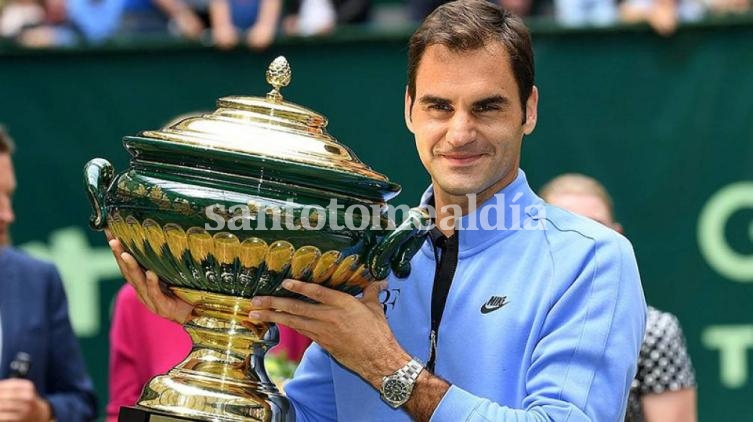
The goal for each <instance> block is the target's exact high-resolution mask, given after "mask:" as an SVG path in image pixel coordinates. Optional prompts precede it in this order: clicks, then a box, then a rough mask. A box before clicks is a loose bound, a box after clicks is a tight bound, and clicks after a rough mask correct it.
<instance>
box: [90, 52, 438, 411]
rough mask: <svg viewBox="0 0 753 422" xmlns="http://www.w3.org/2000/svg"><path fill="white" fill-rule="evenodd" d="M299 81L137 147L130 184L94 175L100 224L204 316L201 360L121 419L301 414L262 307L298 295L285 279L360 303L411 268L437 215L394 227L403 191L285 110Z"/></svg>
mask: <svg viewBox="0 0 753 422" xmlns="http://www.w3.org/2000/svg"><path fill="white" fill-rule="evenodd" d="M290 79H291V71H290V67H289V65H288V63H287V61H286V60H285V58H283V57H278V58H277V59H275V60H274V62H273V63H272V64H271V65H270V67H269V70H267V82H269V83H270V84H271V85H272V86H273V89H272V91H271V92H269V93H268V94H267V95H266V97H241V96H234V97H225V98H221V99H219V100H218V102H217V106H218V107H217V109H216V110H215V111H214V112H213V113H211V114H204V115H193V116H189V117H185V118H183V119H182V120H180V121H178V122H177V123H174V124H170V125H168V126H166V127H165V128H163V129H161V130H158V131H145V132H142V133H140V134H139V136H127V137H125V138H124V140H123V143H124V145H125V148H126V149H127V150H128V152H129V153H130V155H131V162H130V166H129V167H128V168H127V169H126V170H125V171H124V172H122V173H120V174H117V175H116V174H115V171H114V170H113V167H112V165H111V164H110V163H109V162H107V161H106V160H104V159H100V158H97V159H94V160H91V161H90V162H89V163H87V164H86V166H85V168H84V179H85V185H86V188H87V193H88V196H89V200H90V202H91V205H92V208H93V214H92V217H91V219H90V225H91V226H92V228H94V229H95V230H102V229H105V228H109V230H110V231H111V232H112V234H113V235H114V236H115V237H116V238H118V239H119V240H120V242H121V243H122V244H123V246H124V247H125V248H126V249H127V250H128V251H129V253H131V254H132V255H133V256H134V257H135V258H136V260H137V261H138V262H139V263H140V264H141V265H142V266H143V267H144V268H147V269H150V270H152V271H154V272H155V273H157V275H159V277H160V278H161V279H162V280H163V282H164V283H165V284H166V286H167V288H169V290H170V291H172V293H173V294H175V295H177V296H178V297H180V298H181V299H183V300H185V301H187V302H189V303H191V304H193V305H194V306H195V307H194V315H193V319H192V320H191V321H190V322H188V323H186V324H185V329H186V330H187V331H188V333H189V334H190V336H191V339H192V341H193V348H192V351H191V353H190V354H189V356H188V357H187V358H186V359H185V360H184V361H183V362H181V363H180V364H178V365H177V366H176V367H174V368H173V369H172V370H170V371H169V372H168V373H167V374H164V375H159V376H157V377H155V378H153V379H152V380H151V381H150V382H149V383H148V385H146V386H145V387H144V390H143V393H142V395H141V398H140V399H139V402H138V403H137V406H135V407H132V408H123V409H121V414H120V420H121V421H136V420H139V421H150V420H151V421H178V420H181V421H182V420H212V421H283V420H286V419H288V418H291V417H292V413H293V412H292V409H291V408H290V404H289V402H288V401H287V399H286V398H285V397H284V395H282V394H280V392H279V391H278V390H277V388H276V387H275V385H274V384H273V383H272V382H271V381H270V380H269V378H268V376H267V374H266V372H265V369H264V354H265V353H266V351H267V350H268V349H269V348H270V347H272V346H274V345H275V344H276V343H277V329H276V327H274V325H272V324H268V323H259V322H252V321H249V320H248V318H247V316H248V313H249V311H250V310H251V303H250V302H251V298H252V297H254V296H256V295H277V296H292V295H293V294H292V293H291V292H288V291H286V290H285V289H283V288H282V287H281V283H282V281H283V280H284V279H285V278H295V279H298V280H303V281H307V282H311V283H320V284H322V285H325V286H328V287H331V288H335V289H338V290H340V291H344V292H348V293H351V294H358V293H360V292H361V291H362V290H363V288H364V287H365V286H366V285H368V284H369V283H371V282H373V281H374V280H379V279H383V278H385V277H386V276H387V275H388V274H389V272H390V271H393V272H394V273H395V274H396V275H397V276H401V277H402V276H405V275H407V273H408V272H409V271H410V264H409V261H410V259H411V257H412V256H413V255H414V254H415V253H416V252H417V250H418V249H419V248H420V245H421V243H422V242H423V240H424V236H425V235H426V232H427V224H428V222H429V215H428V213H427V212H426V211H425V210H423V209H420V208H414V209H411V210H410V211H409V212H408V213H407V214H406V218H405V219H404V221H403V223H402V224H400V225H399V226H397V227H395V225H394V224H391V220H390V219H389V218H388V217H387V213H386V212H385V211H386V210H387V206H386V201H388V200H389V199H391V198H393V197H394V196H396V195H397V194H398V193H399V191H400V186H399V185H397V184H395V183H392V182H390V181H389V180H388V179H387V178H386V177H385V176H383V175H382V174H380V173H377V172H375V171H374V170H372V169H371V168H370V167H368V166H367V165H365V164H364V163H363V162H361V161H360V160H359V159H358V158H357V157H356V156H355V155H354V154H353V152H352V151H350V149H348V148H347V147H346V146H344V145H342V144H340V143H339V142H338V141H337V140H335V139H334V138H333V137H332V136H330V135H329V134H328V133H327V132H326V130H325V127H326V125H327V120H326V118H325V117H323V116H322V115H319V114H317V113H315V112H313V111H311V110H308V109H306V108H304V107H301V106H298V105H296V104H293V103H289V102H286V101H284V100H283V96H282V94H281V93H280V89H281V88H282V87H284V86H286V85H288V83H289V82H290ZM331 201H337V204H338V207H336V208H335V209H334V210H333V209H331V207H328V205H330V204H331ZM325 208H326V209H325ZM348 210H360V211H361V212H360V213H357V212H349V211H348ZM365 210H369V211H371V210H376V211H377V212H376V213H375V215H376V216H374V215H372V214H369V213H367V212H365ZM348 222H350V225H348Z"/></svg>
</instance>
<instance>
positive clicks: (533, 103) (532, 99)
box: [523, 85, 539, 135]
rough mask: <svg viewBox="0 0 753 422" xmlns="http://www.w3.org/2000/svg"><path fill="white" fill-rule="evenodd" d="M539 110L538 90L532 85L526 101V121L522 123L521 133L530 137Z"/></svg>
mask: <svg viewBox="0 0 753 422" xmlns="http://www.w3.org/2000/svg"><path fill="white" fill-rule="evenodd" d="M538 108H539V89H538V88H536V86H535V85H534V86H533V88H532V89H531V95H529V96H528V100H527V101H526V121H525V123H523V133H524V134H526V135H530V134H531V133H533V130H534V129H535V128H536V121H537V119H538V117H539V116H538Z"/></svg>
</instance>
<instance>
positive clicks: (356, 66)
mask: <svg viewBox="0 0 753 422" xmlns="http://www.w3.org/2000/svg"><path fill="white" fill-rule="evenodd" d="M406 39H407V32H406V33H397V34H390V35H384V34H382V35H374V34H369V33H360V32H357V33H354V32H348V33H341V34H340V35H339V36H337V37H335V38H334V39H331V40H318V41H317V40H314V41H304V40H282V41H281V42H279V43H277V44H276V45H274V46H273V48H271V50H270V51H268V52H266V53H264V54H261V55H259V54H253V53H250V52H247V51H244V50H237V51H233V52H229V53H223V52H218V51H214V50H211V49H208V48H202V47H198V46H191V45H185V44H180V43H167V44H165V43H163V44H148V43H147V44H144V43H137V44H131V45H115V46H109V47H106V48H100V49H96V50H67V51H54V52H23V51H18V50H13V49H8V48H6V49H4V50H0V121H2V122H5V123H6V125H7V126H8V127H9V129H10V131H11V133H12V134H13V135H14V137H15V138H16V141H17V143H18V153H17V155H16V157H15V162H16V171H17V176H18V181H19V188H18V193H17V196H16V198H15V206H16V210H17V214H18V219H17V220H18V221H17V223H16V224H15V226H14V230H13V233H14V239H15V243H16V244H18V245H20V246H22V247H24V248H26V249H27V250H29V251H31V252H32V253H34V254H36V255H38V256H42V257H46V258H48V259H50V260H53V261H54V262H56V263H57V264H58V266H59V267H60V269H61V272H62V273H63V276H64V279H65V283H66V289H67V291H68V294H69V296H70V305H71V314H72V317H73V321H74V325H75V328H76V331H77V333H78V335H79V336H80V338H81V344H82V346H83V347H84V350H85V354H86V359H87V364H88V367H89V369H90V371H91V373H92V374H93V376H94V378H95V381H96V384H97V388H98V390H99V392H100V394H101V398H102V402H103V403H104V402H105V401H106V397H107V389H106V385H107V355H108V341H107V331H108V327H109V317H110V309H111V300H112V297H113V295H114V293H115V292H116V291H117V289H118V288H119V287H120V285H121V281H120V280H119V278H118V272H117V270H116V268H115V266H114V264H113V262H112V258H111V255H110V253H109V250H108V249H107V248H106V244H105V242H104V239H103V236H102V235H101V234H97V233H93V232H91V231H89V230H88V228H87V226H86V221H87V217H88V214H89V209H88V205H87V200H86V198H85V195H84V190H83V188H82V185H81V168H82V166H83V164H84V163H85V162H86V161H87V160H89V159H90V158H93V157H105V158H108V159H109V160H111V161H112V162H113V163H114V164H115V166H116V169H118V170H120V169H123V168H124V167H125V166H126V165H127V154H126V152H125V150H124V149H123V148H122V146H121V143H120V138H121V137H122V136H123V135H126V134H135V133H136V132H138V131H139V130H142V129H153V128H158V127H160V126H161V125H162V124H163V123H165V122H166V121H168V120H170V119H171V118H172V117H174V116H176V115H179V114H182V113H186V112H191V111H196V110H211V109H213V107H214V100H215V99H216V98H218V97H220V96H223V95H230V94H250V95H261V94H263V93H265V92H266V91H267V90H268V88H267V87H266V86H265V83H264V79H263V72H264V70H265V69H266V65H267V63H269V62H270V61H271V59H272V58H274V57H275V56H276V55H278V54H285V55H286V56H287V57H288V59H289V61H290V62H291V64H292V66H293V72H294V73H293V82H292V84H291V86H289V87H288V88H287V89H285V91H284V93H285V95H286V98H287V99H289V100H291V101H294V102H297V103H300V104H304V105H306V106H308V107H310V108H313V109H315V110H317V111H319V112H321V113H323V114H325V115H326V116H328V117H329V118H330V131H331V133H333V134H334V135H335V136H336V137H337V138H338V139H340V140H341V141H343V142H344V143H346V144H348V145H349V146H351V147H352V148H353V149H354V150H355V152H356V153H357V154H358V155H359V156H360V157H361V158H362V159H363V160H364V161H366V162H368V163H370V164H371V165H372V166H373V167H375V168H376V169H378V170H380V171H382V172H384V173H386V174H387V175H389V176H390V177H391V178H392V179H393V180H395V181H398V182H399V183H401V184H402V185H403V187H404V191H403V194H401V196H399V197H398V203H415V202H416V201H417V199H418V196H419V194H420V192H421V191H422V190H423V188H424V187H425V185H426V183H427V182H428V179H427V177H426V175H425V174H424V171H423V169H422V168H421V166H420V163H419V161H418V159H417V156H416V154H415V153H414V149H413V146H412V138H411V136H410V134H409V133H408V131H407V130H406V129H405V128H404V125H403V117H402V101H403V95H404V83H405V70H404V69H405V62H406V59H405V54H406V47H405V45H406ZM534 43H535V49H536V57H537V66H536V68H537V85H538V86H539V88H540V93H541V101H540V107H541V108H540V118H539V126H538V128H537V129H536V132H535V134H534V135H533V136H530V137H529V138H528V139H526V140H525V145H524V151H523V167H524V169H525V170H526V172H527V174H528V177H529V180H530V181H531V182H532V185H533V186H534V187H535V188H537V187H539V186H541V184H543V183H544V182H545V181H546V180H548V179H549V178H551V177H553V176H555V175H557V174H559V173H562V172H566V171H579V172H584V173H587V174H589V175H592V176H594V177H596V178H598V179H600V180H602V181H603V182H604V183H605V184H606V186H607V187H608V188H609V190H610V191H611V192H612V194H613V196H614V198H615V201H616V210H617V214H618V217H619V219H620V220H621V222H622V223H623V225H624V226H625V229H626V233H627V235H628V237H629V238H631V239H632V241H633V243H634V245H635V248H636V251H637V255H638V259H639V263H640V267H641V273H642V277H643V282H644V288H645V291H646V296H647V298H648V300H649V302H650V303H652V304H654V305H655V306H657V307H660V308H662V309H665V310H668V311H671V312H674V313H675V314H676V315H678V317H679V318H680V320H681V322H682V324H683V327H684V330H685V333H686V336H687V339H688V344H689V348H690V352H691V355H692V358H693V361H694V363H695V366H696V369H697V377H698V382H699V407H700V416H701V420H704V421H726V420H753V404H751V401H750V397H752V396H753V381H752V380H751V369H750V368H749V366H748V359H749V358H750V356H751V354H750V349H751V348H753V317H752V316H751V314H750V309H751V304H753V285H751V284H750V283H751V282H753V224H752V223H751V222H753V166H751V165H752V164H753V95H752V94H751V93H753V76H751V75H753V22H739V21H734V22H732V21H726V22H722V23H721V24H714V23H707V24H702V25H696V26H691V27H683V28H681V30H680V31H679V33H678V34H677V35H676V36H674V37H672V38H662V37H659V36H656V35H654V34H653V33H651V32H650V31H649V30H647V29H646V28H642V27H627V28H617V29H610V30H580V31H563V30H558V29H552V28H548V27H539V26H535V27H534ZM397 151H400V152H397Z"/></svg>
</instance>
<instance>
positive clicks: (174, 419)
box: [118, 406, 202, 422]
mask: <svg viewBox="0 0 753 422" xmlns="http://www.w3.org/2000/svg"><path fill="white" fill-rule="evenodd" d="M201 420H202V419H193V418H187V417H182V416H175V415H170V414H167V413H162V412H158V411H155V410H151V409H144V408H140V407H125V406H123V407H121V408H120V413H119V414H118V422H198V421H201Z"/></svg>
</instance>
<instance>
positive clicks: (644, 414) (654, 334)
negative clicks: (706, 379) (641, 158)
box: [540, 174, 697, 422]
mask: <svg viewBox="0 0 753 422" xmlns="http://www.w3.org/2000/svg"><path fill="white" fill-rule="evenodd" d="M540 194H541V197H542V198H543V199H544V200H545V201H547V202H549V203H550V204H552V205H555V206H558V207H560V208H563V209H565V210H568V211H570V212H573V213H576V214H580V215H582V216H584V217H587V218H590V219H592V220H595V221H598V222H599V223H601V224H603V225H605V226H607V227H610V228H612V229H614V230H615V231H617V232H618V233H622V225H620V224H619V223H618V222H617V221H616V220H615V218H614V211H613V206H612V198H611V197H610V196H609V193H608V192H607V190H606V189H605V188H604V186H602V185H601V183H599V182H598V181H596V180H595V179H593V178H590V177H588V176H584V175H582V174H564V175H561V176H558V177H556V178H554V179H553V180H552V181H550V182H549V183H547V184H546V185H545V186H544V187H543V188H541V192H540ZM696 419H697V416H696V386H695V372H694V371H693V365H692V364H691V361H690V357H689V356H688V351H687V348H686V346H685V338H684V336H683V334H682V329H681V328H680V324H679V322H678V321H677V318H676V317H675V316H674V315H672V314H670V313H667V312H662V311H659V310H657V309H655V308H653V307H651V306H649V307H648V315H647V319H646V334H645V337H644V339H643V343H642V344H641V351H640V354H639V355H638V373H637V374H636V376H635V379H634V380H633V383H632V385H631V388H630V396H629V397H628V408H627V413H626V414H625V421H626V422H644V421H647V422H655V421H658V422H669V421H671V422H695V421H696Z"/></svg>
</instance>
